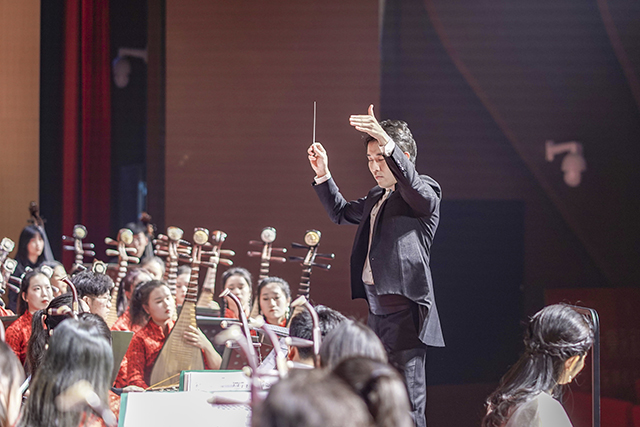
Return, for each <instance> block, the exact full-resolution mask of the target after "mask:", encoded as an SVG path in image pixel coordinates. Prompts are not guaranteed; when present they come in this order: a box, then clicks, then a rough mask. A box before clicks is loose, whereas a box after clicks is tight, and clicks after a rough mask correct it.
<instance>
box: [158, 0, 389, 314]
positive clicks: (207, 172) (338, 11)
mask: <svg viewBox="0 0 640 427" xmlns="http://www.w3.org/2000/svg"><path fill="white" fill-rule="evenodd" d="M166 28H167V29H166V51H167V59H166V66H167V77H166V80H167V85H166V87H167V92H166V199H165V209H166V224H167V225H177V226H180V227H182V228H183V229H184V230H185V232H186V234H187V235H188V236H190V237H189V239H191V234H192V230H193V227H194V226H202V227H207V228H209V229H210V230H216V229H219V230H223V231H225V232H226V233H228V239H227V242H226V243H225V245H224V246H223V247H227V248H229V249H233V250H235V251H236V252H237V255H236V257H235V258H234V261H235V262H236V265H239V266H244V267H247V268H248V269H249V270H250V271H251V272H252V273H253V274H254V275H255V276H257V275H258V270H259V260H258V259H256V258H252V259H250V258H248V257H247V256H246V252H247V250H248V249H249V246H248V241H249V240H251V239H256V240H259V236H260V231H261V230H262V228H263V227H265V226H273V227H275V228H276V229H277V231H278V237H277V239H276V241H275V246H277V247H281V246H286V247H288V248H289V249H290V244H291V242H292V241H295V242H299V243H302V239H303V235H304V233H305V231H306V230H308V229H318V230H320V231H322V240H321V242H320V252H334V253H335V254H336V259H335V260H334V261H333V262H332V263H331V264H332V268H331V270H330V271H324V270H320V269H317V268H316V269H314V271H313V273H312V290H311V297H312V299H313V300H315V301H316V302H318V303H324V304H328V305H330V306H332V307H333V308H336V309H338V310H341V311H344V312H346V313H350V314H356V313H360V314H364V313H365V310H366V304H365V303H364V302H362V301H360V302H351V301H350V291H349V285H348V268H349V255H350V250H351V244H352V239H353V235H354V233H355V227H348V226H343V227H338V226H336V225H333V224H332V223H331V222H330V221H329V219H328V218H327V215H326V213H325V212H324V210H323V208H322V206H321V205H320V202H319V201H318V200H317V197H316V195H315V193H314V191H313V189H312V188H311V182H312V180H313V176H314V173H313V171H312V169H311V168H310V166H309V164H308V160H307V154H306V149H307V148H308V146H309V145H310V143H311V142H312V123H313V102H314V101H317V111H318V116H317V117H318V118H317V138H316V139H317V140H318V141H320V142H322V143H323V144H324V145H325V147H326V148H327V150H328V152H329V159H330V167H331V171H332V173H333V175H334V176H335V178H336V181H337V183H338V184H339V185H340V186H341V189H342V190H343V192H344V194H345V196H346V197H349V198H357V197H360V196H363V195H365V194H366V192H367V191H368V190H369V188H370V187H372V186H373V185H375V182H374V181H373V178H372V177H371V176H370V174H369V172H368V170H367V165H366V160H365V149H364V146H363V144H362V142H361V136H360V134H359V133H358V132H357V131H355V130H353V129H352V128H351V127H350V126H349V122H348V118H349V115H350V114H354V113H357V114H363V113H365V112H366V109H367V106H368V105H369V104H370V103H373V104H377V103H378V100H379V92H380V90H379V81H380V71H379V67H380V65H379V64H380V55H379V46H378V37H379V36H378V6H377V5H376V4H375V3H372V2H371V1H363V0H356V1H351V2H347V3H345V2H343V1H339V0H328V1H313V2H310V1H303V2H300V1H288V2H256V1H244V0H241V1H235V2H201V1H195V0H186V1H185V0H181V1H175V0H173V1H172V0H170V1H167V23H166ZM257 249H258V250H259V248H257ZM290 254H291V255H301V256H302V255H304V253H303V251H301V250H295V251H291V250H290ZM271 271H272V274H273V275H278V276H282V277H284V278H285V279H286V280H288V281H289V283H291V284H292V288H293V289H292V291H293V292H294V293H295V291H296V289H297V284H298V282H299V278H300V273H301V267H300V265H299V263H288V264H285V265H280V264H274V265H272V270H271Z"/></svg>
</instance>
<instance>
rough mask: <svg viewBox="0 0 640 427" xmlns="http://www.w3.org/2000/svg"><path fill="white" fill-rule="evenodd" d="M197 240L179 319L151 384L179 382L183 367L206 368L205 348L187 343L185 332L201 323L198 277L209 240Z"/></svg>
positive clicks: (152, 372) (169, 385) (184, 368)
mask: <svg viewBox="0 0 640 427" xmlns="http://www.w3.org/2000/svg"><path fill="white" fill-rule="evenodd" d="M198 232H206V235H207V239H208V237H209V231H208V230H206V229H202V228H196V233H198ZM194 240H195V241H194V244H193V248H192V250H191V277H190V278H189V286H188V287H187V294H186V296H185V299H184V303H183V304H182V310H181V311H180V315H179V316H178V320H176V323H175V325H174V326H173V329H172V330H171V332H170V333H169V336H168V337H167V340H166V341H165V343H164V345H163V346H162V350H160V353H159V354H158V358H157V359H156V361H155V364H154V365H153V369H152V370H151V378H150V384H151V387H155V386H161V387H162V388H165V387H171V386H176V385H178V384H179V382H180V372H181V371H185V370H202V369H204V358H203V355H202V350H200V349H199V348H197V347H194V346H191V345H189V344H187V343H186V342H185V340H184V334H185V332H186V331H187V330H189V326H193V327H194V328H197V327H198V324H197V323H196V302H197V297H198V278H199V277H200V266H201V264H202V261H201V258H202V245H203V244H204V243H205V242H206V241H205V242H200V243H198V242H197V240H198V239H195V238H194Z"/></svg>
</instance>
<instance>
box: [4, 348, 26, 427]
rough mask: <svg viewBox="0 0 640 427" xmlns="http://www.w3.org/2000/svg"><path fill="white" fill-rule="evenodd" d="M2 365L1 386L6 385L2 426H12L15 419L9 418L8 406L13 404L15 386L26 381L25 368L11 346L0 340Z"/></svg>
mask: <svg viewBox="0 0 640 427" xmlns="http://www.w3.org/2000/svg"><path fill="white" fill-rule="evenodd" d="M0 366H2V380H1V381H0V387H3V388H4V387H6V389H5V390H3V391H2V394H3V395H4V396H5V399H4V402H0V427H11V424H12V423H13V422H14V421H15V420H9V413H8V412H9V411H8V408H9V406H10V405H11V397H12V393H11V390H12V389H13V387H20V385H21V384H22V382H23V381H24V370H23V369H22V364H21V363H20V360H19V359H18V357H17V356H16V354H15V353H14V352H13V350H12V349H11V347H9V345H7V343H5V342H4V341H2V340H0Z"/></svg>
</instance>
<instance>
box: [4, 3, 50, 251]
mask: <svg viewBox="0 0 640 427" xmlns="http://www.w3.org/2000/svg"><path fill="white" fill-rule="evenodd" d="M0 58H2V59H1V60H0V147H1V149H0V153H1V155H0V194H1V195H2V202H1V203H0V238H2V237H5V236H6V237H9V238H11V239H12V240H13V241H14V242H15V243H16V248H17V245H18V237H19V236H20V231H21V230H22V228H23V227H24V226H25V225H26V219H27V218H28V217H29V212H28V210H27V208H28V206H29V202H30V201H31V200H36V201H37V200H38V177H39V172H38V168H39V161H38V153H39V137H38V132H39V105H40V101H39V91H40V2H39V1H37V0H22V1H10V0H3V1H0Z"/></svg>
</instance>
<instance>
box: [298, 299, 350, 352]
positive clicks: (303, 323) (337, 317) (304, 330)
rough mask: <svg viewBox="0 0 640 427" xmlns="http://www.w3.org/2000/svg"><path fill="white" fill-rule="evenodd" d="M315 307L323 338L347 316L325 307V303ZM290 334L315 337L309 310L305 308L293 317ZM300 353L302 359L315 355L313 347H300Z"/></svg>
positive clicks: (300, 336)
mask: <svg viewBox="0 0 640 427" xmlns="http://www.w3.org/2000/svg"><path fill="white" fill-rule="evenodd" d="M314 309H315V310H316V313H318V320H319V326H320V334H321V335H322V339H324V337H326V336H327V334H328V333H329V332H330V331H332V330H333V329H334V328H335V327H336V326H338V325H339V324H340V322H342V321H343V320H346V317H344V315H343V314H342V313H340V312H339V311H335V310H332V309H330V308H329V307H325V306H324V305H318V306H315V307H314ZM289 335H290V336H292V337H297V338H302V339H305V340H311V339H312V338H313V321H312V319H311V314H310V313H309V311H308V310H304V311H302V312H300V313H298V314H296V315H295V316H293V318H291V324H290V325H289ZM298 354H299V355H300V358H301V359H309V358H310V357H312V356H313V348H312V347H298Z"/></svg>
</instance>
